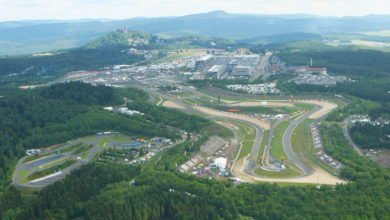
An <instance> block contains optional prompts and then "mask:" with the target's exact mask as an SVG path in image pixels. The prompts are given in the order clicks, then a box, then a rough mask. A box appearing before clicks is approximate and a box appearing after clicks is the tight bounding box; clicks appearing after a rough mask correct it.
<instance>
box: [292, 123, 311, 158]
mask: <svg viewBox="0 0 390 220" xmlns="http://www.w3.org/2000/svg"><path fill="white" fill-rule="evenodd" d="M309 121H310V120H309V119H306V120H304V121H303V122H301V123H300V124H299V125H298V126H297V127H296V128H295V130H294V132H293V134H292V136H291V145H292V148H293V151H294V152H295V153H298V154H306V150H305V144H306V141H305V140H306V136H307V135H305V125H306V124H307V123H308V122H309Z"/></svg>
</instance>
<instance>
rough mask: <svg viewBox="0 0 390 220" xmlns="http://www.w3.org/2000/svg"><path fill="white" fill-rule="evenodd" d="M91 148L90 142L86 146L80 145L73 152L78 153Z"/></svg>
mask: <svg viewBox="0 0 390 220" xmlns="http://www.w3.org/2000/svg"><path fill="white" fill-rule="evenodd" d="M91 148H93V145H92V144H89V145H86V146H82V147H80V148H79V149H77V150H76V151H75V152H73V154H74V155H78V154H80V153H83V152H85V151H87V150H89V149H91Z"/></svg>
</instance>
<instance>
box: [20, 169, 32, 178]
mask: <svg viewBox="0 0 390 220" xmlns="http://www.w3.org/2000/svg"><path fill="white" fill-rule="evenodd" d="M30 173H32V171H30V170H21V171H20V172H19V177H24V176H27V175H28V174H30Z"/></svg>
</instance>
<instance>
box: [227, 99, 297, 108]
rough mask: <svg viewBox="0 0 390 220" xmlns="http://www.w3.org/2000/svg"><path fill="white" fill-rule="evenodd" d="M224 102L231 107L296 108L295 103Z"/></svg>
mask: <svg viewBox="0 0 390 220" xmlns="http://www.w3.org/2000/svg"><path fill="white" fill-rule="evenodd" d="M222 102H225V103H227V104H230V105H231V106H286V107H294V105H293V103H288V102H275V101H258V102H255V101H245V102H237V101H230V100H224V99H222Z"/></svg>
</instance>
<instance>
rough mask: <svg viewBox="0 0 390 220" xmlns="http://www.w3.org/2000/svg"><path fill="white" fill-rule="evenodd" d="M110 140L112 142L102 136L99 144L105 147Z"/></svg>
mask: <svg viewBox="0 0 390 220" xmlns="http://www.w3.org/2000/svg"><path fill="white" fill-rule="evenodd" d="M108 142H110V140H108V138H102V139H101V140H100V142H99V146H100V147H105V146H106V144H107V143H108Z"/></svg>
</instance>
